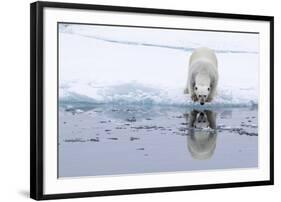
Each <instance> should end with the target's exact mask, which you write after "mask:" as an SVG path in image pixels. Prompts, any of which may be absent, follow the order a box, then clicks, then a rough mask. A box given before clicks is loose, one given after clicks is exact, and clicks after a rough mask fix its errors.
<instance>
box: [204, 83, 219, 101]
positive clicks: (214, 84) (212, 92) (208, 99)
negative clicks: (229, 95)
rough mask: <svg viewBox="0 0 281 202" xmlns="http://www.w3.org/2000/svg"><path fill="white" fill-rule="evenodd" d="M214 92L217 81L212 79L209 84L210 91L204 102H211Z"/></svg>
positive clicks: (215, 91)
mask: <svg viewBox="0 0 281 202" xmlns="http://www.w3.org/2000/svg"><path fill="white" fill-rule="evenodd" d="M216 93H217V81H214V82H212V84H211V86H210V93H209V96H208V98H207V100H206V102H212V101H213V99H214V97H215V95H216Z"/></svg>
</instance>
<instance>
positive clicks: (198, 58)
mask: <svg viewBox="0 0 281 202" xmlns="http://www.w3.org/2000/svg"><path fill="white" fill-rule="evenodd" d="M218 79H219V76H218V62H217V57H216V55H215V53H214V51H213V50H211V49H209V48H205V47H202V48H197V49H195V50H194V52H193V53H192V55H191V56H190V59H189V69H188V79H187V84H186V88H185V90H184V93H185V94H190V95H191V99H192V100H193V101H194V102H196V101H199V102H200V104H201V105H204V104H205V102H211V101H212V100H213V98H214V97H215V95H216V90H217V84H218Z"/></svg>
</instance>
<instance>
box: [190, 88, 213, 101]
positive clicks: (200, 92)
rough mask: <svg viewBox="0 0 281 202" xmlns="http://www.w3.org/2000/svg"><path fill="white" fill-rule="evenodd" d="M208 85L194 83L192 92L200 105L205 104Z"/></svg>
mask: <svg viewBox="0 0 281 202" xmlns="http://www.w3.org/2000/svg"><path fill="white" fill-rule="evenodd" d="M210 90H211V89H210V86H206V85H195V87H194V93H195V95H196V98H197V100H198V101H199V102H200V104H201V105H203V104H205V102H206V101H207V99H208V97H209V94H210Z"/></svg>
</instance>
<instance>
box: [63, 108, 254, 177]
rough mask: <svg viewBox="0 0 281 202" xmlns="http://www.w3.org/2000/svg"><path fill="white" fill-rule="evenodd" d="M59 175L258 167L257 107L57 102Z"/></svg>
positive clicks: (76, 175)
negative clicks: (59, 104)
mask: <svg viewBox="0 0 281 202" xmlns="http://www.w3.org/2000/svg"><path fill="white" fill-rule="evenodd" d="M58 141H59V143H58V151H59V156H58V157H59V159H58V160H59V161H58V162H59V172H58V173H59V177H79V176H96V175H119V174H140V173H154V172H176V171H192V170H214V169H234V168H253V167H257V166H258V110H257V108H246V107H245V108H230V107H228V108H209V109H203V108H197V109H194V108H186V107H185V108H184V107H167V106H165V107H164V106H162V107H161V106H118V105H96V106H89V105H81V106H75V108H74V107H72V106H70V105H61V108H60V110H59V140H58Z"/></svg>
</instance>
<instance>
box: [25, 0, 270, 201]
mask: <svg viewBox="0 0 281 202" xmlns="http://www.w3.org/2000/svg"><path fill="white" fill-rule="evenodd" d="M273 33H274V31H273V17H271V16H257V15H240V14H226V13H211V12H195V11H179V10H164V9H154V8H153V9H152V8H151V9H150V8H133V7H117V6H102V5H87V4H72V3H55V2H35V3H32V4H31V144H30V146H31V171H30V172H31V186H30V187H31V188H30V189H31V191H30V193H31V197H32V198H34V199H37V200H41V199H58V198H73V197H88V196H103V195H118V194H136V193H152V192H167V191H184V190H196V189H212V188H225V187H242V186H257V185H271V184H273V102H274V101H273V100H274V98H273Z"/></svg>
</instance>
